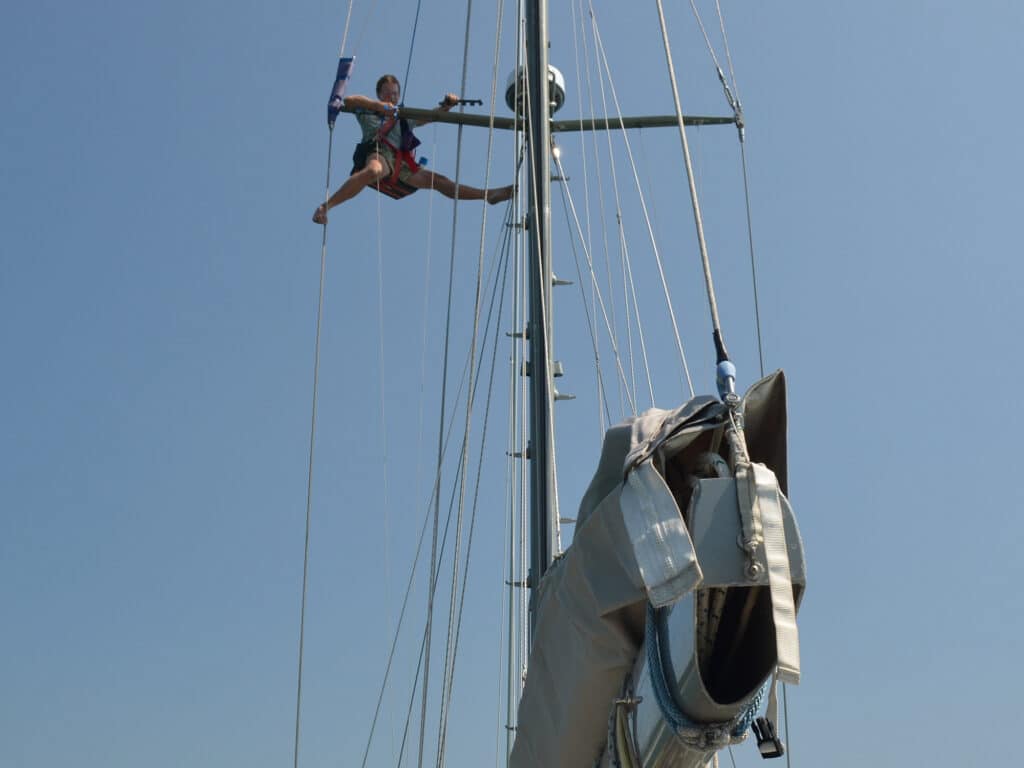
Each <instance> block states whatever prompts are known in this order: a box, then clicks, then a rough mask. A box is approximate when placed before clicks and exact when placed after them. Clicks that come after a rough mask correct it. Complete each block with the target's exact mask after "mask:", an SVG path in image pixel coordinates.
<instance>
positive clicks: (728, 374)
mask: <svg viewBox="0 0 1024 768" xmlns="http://www.w3.org/2000/svg"><path fill="white" fill-rule="evenodd" d="M715 384H717V385H718V396H719V397H720V398H722V399H723V400H725V398H726V396H727V395H735V394H736V366H735V365H733V364H732V362H731V361H729V360H723V361H722V362H720V363H719V364H718V366H717V367H716V368H715Z"/></svg>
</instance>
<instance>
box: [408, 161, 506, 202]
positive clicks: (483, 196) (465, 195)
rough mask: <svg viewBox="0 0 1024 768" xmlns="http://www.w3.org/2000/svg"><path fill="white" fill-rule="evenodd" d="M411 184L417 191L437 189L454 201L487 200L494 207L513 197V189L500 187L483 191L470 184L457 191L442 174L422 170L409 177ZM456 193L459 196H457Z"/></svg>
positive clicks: (451, 182) (452, 182)
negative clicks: (456, 199)
mask: <svg viewBox="0 0 1024 768" xmlns="http://www.w3.org/2000/svg"><path fill="white" fill-rule="evenodd" d="M409 184H410V185H412V186H414V187H416V188H417V189H436V190H437V191H438V192H440V193H441V194H442V195H444V196H445V197H450V198H452V199H453V200H454V199H455V198H456V197H458V199H459V200H486V201H487V202H488V203H491V204H492V205H493V204H494V203H500V202H502V201H504V200H508V199H509V198H510V197H512V187H510V186H509V187H498V188H496V189H488V190H486V191H485V190H483V189H480V188H479V187H471V186H469V185H468V184H459V185H458V188H457V189H456V186H455V182H454V181H452V180H451V179H449V178H448V177H447V176H442V175H441V174H440V173H434V172H433V171H428V170H426V169H424V168H420V169H419V170H418V171H416V173H414V174H413V175H412V176H410V177H409ZM456 192H458V194H457V195H456Z"/></svg>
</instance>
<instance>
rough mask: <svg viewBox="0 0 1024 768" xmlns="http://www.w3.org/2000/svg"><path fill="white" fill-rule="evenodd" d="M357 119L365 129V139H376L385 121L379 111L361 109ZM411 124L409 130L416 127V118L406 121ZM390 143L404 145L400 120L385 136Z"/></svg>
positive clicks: (398, 145) (396, 145)
mask: <svg viewBox="0 0 1024 768" xmlns="http://www.w3.org/2000/svg"><path fill="white" fill-rule="evenodd" d="M355 116H356V120H357V121H359V127H360V128H362V129H363V141H374V140H376V138H377V132H378V131H380V127H381V125H382V124H383V123H384V120H385V117H384V116H383V115H381V114H380V113H379V112H364V111H359V112H356V113H355ZM405 122H406V123H408V124H409V130H412V129H413V128H415V127H416V126H417V125H418V123H417V122H416V121H415V120H409V119H408V118H407V119H406V121H405ZM384 138H385V139H387V141H388V143H390V144H391V145H392V146H395V147H400V146H402V126H401V123H400V122H399V121H398V120H395V124H394V125H393V126H391V130H390V131H388V132H387V135H385V136H384Z"/></svg>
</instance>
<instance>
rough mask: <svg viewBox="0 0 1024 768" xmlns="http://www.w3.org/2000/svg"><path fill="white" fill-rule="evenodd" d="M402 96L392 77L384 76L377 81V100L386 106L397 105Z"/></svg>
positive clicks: (395, 79)
mask: <svg viewBox="0 0 1024 768" xmlns="http://www.w3.org/2000/svg"><path fill="white" fill-rule="evenodd" d="M401 95H402V86H401V85H399V83H398V78H397V77H395V76H394V75H384V76H382V77H381V79H380V80H378V81H377V98H378V99H380V100H381V101H386V102H387V103H388V104H397V103H398V99H399V98H400V97H401Z"/></svg>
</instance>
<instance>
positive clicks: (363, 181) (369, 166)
mask: <svg viewBox="0 0 1024 768" xmlns="http://www.w3.org/2000/svg"><path fill="white" fill-rule="evenodd" d="M385 172H386V169H385V167H384V163H383V162H381V159H380V157H379V156H378V155H370V158H369V159H368V160H367V161H366V167H365V168H363V169H362V170H361V171H356V172H355V173H353V174H352V175H351V176H349V177H348V178H347V179H345V183H344V184H342V185H341V186H340V187H338V191H337V192H335V193H334V194H333V195H331V196H330V198H328V200H327V207H326V208H325V207H324V206H323V205H319V206H317V209H316V211H314V212H313V221H315V222H316V223H317V224H326V223H327V211H329V210H331V208H333V207H334V206H336V205H341V204H342V203H344V202H345V201H346V200H351V199H352V198H353V197H355V196H356V195H358V194H359V193H360V192H362V191H363V189H364V188H365V187H368V186H369V185H370V184H376V183H377V182H378V181H379V180H380V179H382V178H383V177H384V175H385Z"/></svg>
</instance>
